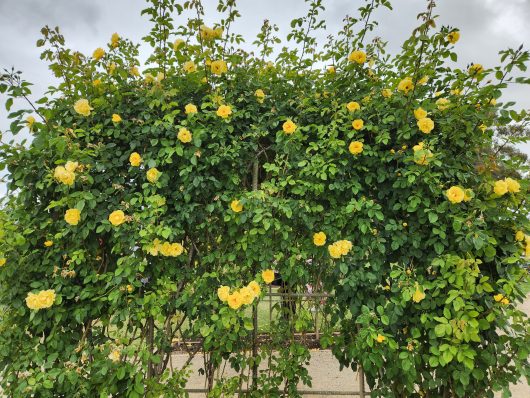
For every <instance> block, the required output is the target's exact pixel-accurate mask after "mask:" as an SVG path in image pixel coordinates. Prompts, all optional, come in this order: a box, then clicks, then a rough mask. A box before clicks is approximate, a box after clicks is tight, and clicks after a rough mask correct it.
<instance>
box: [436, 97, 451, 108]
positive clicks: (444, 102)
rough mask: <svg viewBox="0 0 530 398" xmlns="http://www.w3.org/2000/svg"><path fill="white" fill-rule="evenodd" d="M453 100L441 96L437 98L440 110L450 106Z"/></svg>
mask: <svg viewBox="0 0 530 398" xmlns="http://www.w3.org/2000/svg"><path fill="white" fill-rule="evenodd" d="M450 103H451V101H449V100H448V99H447V98H439V99H437V100H436V106H437V107H438V110H440V111H444V110H446V109H447V108H449V104H450Z"/></svg>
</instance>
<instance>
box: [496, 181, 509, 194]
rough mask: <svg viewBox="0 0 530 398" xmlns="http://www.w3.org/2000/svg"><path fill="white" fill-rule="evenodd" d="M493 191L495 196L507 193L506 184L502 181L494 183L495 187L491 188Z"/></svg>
mask: <svg viewBox="0 0 530 398" xmlns="http://www.w3.org/2000/svg"><path fill="white" fill-rule="evenodd" d="M493 191H494V192H495V193H496V194H497V195H499V196H502V195H504V194H505V193H506V192H508V184H507V183H506V181H504V180H499V181H495V185H494V186H493Z"/></svg>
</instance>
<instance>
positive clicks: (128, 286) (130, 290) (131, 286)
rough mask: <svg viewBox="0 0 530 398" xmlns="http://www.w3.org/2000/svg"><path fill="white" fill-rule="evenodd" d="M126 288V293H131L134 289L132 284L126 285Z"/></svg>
mask: <svg viewBox="0 0 530 398" xmlns="http://www.w3.org/2000/svg"><path fill="white" fill-rule="evenodd" d="M126 289H127V292H128V293H132V292H133V290H134V287H133V285H127V286H126Z"/></svg>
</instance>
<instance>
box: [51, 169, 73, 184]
mask: <svg viewBox="0 0 530 398" xmlns="http://www.w3.org/2000/svg"><path fill="white" fill-rule="evenodd" d="M74 170H75V169H74ZM53 177H54V178H55V179H56V180H58V181H59V182H61V183H63V184H65V185H69V186H71V185H73V184H74V182H75V173H74V172H73V171H70V170H67V169H66V167H64V166H57V167H56V168H55V171H54V172H53Z"/></svg>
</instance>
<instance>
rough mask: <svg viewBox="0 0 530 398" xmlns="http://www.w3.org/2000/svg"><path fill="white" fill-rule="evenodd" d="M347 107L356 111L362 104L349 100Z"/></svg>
mask: <svg viewBox="0 0 530 398" xmlns="http://www.w3.org/2000/svg"><path fill="white" fill-rule="evenodd" d="M346 108H348V110H349V111H350V112H354V111H358V110H359V109H361V105H359V103H358V102H355V101H351V102H348V104H347V105H346Z"/></svg>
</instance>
